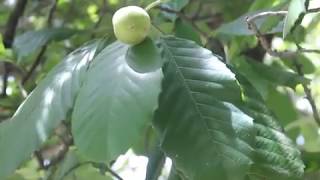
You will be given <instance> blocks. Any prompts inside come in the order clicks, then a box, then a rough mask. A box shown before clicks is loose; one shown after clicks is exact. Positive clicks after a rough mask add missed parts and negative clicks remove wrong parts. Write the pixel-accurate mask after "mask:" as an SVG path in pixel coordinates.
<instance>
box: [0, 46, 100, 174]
mask: <svg viewBox="0 0 320 180" xmlns="http://www.w3.org/2000/svg"><path fill="white" fill-rule="evenodd" d="M98 44H99V43H98V42H93V43H90V44H87V45H84V46H83V47H81V48H79V49H77V50H76V51H74V52H73V53H71V54H70V55H68V56H67V57H66V58H65V59H64V60H63V62H61V63H60V64H59V65H57V66H56V67H55V68H54V69H53V70H52V71H51V72H50V73H49V74H48V75H47V76H46V78H45V79H43V80H42V81H41V82H40V83H39V85H38V86H37V88H36V89H35V90H34V91H33V92H32V93H31V94H30V95H29V96H28V97H27V99H26V100H25V101H24V102H23V103H22V104H21V106H20V107H19V109H18V110H17V111H16V113H15V114H14V116H13V117H12V119H11V120H8V121H5V122H3V123H1V124H0V152H1V153H0V179H2V178H3V177H6V176H7V175H9V174H10V173H12V172H13V171H14V170H15V169H16V168H17V167H18V166H19V165H20V163H21V162H22V161H24V160H26V159H27V158H29V157H30V156H31V154H32V152H33V151H34V150H36V149H37V148H38V147H39V146H40V145H41V144H42V143H43V142H44V141H45V140H46V139H47V138H48V136H50V134H51V132H52V130H53V129H54V128H55V127H56V126H57V125H58V124H59V122H60V121H62V120H64V119H66V116H67V113H68V111H69V110H70V109H71V108H72V106H73V102H74V99H75V97H76V94H77V92H78V90H79V89H80V87H81V85H82V80H83V78H84V76H85V74H86V70H87V67H88V63H89V62H90V60H91V59H92V58H93V56H94V55H95V53H96V49H97V47H98Z"/></svg>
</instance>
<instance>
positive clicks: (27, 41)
mask: <svg viewBox="0 0 320 180" xmlns="http://www.w3.org/2000/svg"><path fill="white" fill-rule="evenodd" d="M77 32H79V30H74V29H67V28H51V29H42V30H38V31H28V32H26V33H23V34H22V35H19V36H17V37H16V38H15V41H14V43H13V49H14V51H15V53H16V54H17V55H18V59H21V58H23V57H26V56H28V55H30V54H32V53H34V52H35V51H36V50H38V49H39V48H41V47H42V46H44V45H46V44H47V43H49V42H50V41H61V40H64V39H67V38H69V37H70V36H72V35H74V34H75V33H77Z"/></svg>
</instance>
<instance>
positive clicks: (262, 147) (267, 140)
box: [237, 74, 304, 180]
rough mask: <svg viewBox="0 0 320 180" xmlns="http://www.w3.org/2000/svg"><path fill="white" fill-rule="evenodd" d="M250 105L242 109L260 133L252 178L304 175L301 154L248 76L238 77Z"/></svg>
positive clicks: (273, 179) (285, 178) (284, 178)
mask: <svg viewBox="0 0 320 180" xmlns="http://www.w3.org/2000/svg"><path fill="white" fill-rule="evenodd" d="M237 79H238V80H239V82H240V84H241V85H242V89H243V92H244V100H245V103H246V105H245V106H244V105H241V106H240V107H241V109H242V110H243V111H244V112H246V113H247V114H249V115H250V116H251V117H253V118H254V126H255V129H256V130H257V136H256V138H255V147H254V148H255V151H254V153H255V156H254V157H255V158H254V164H253V165H252V167H251V170H250V172H249V173H248V174H249V175H250V177H252V179H255V178H258V179H265V180H289V179H290V180H291V179H300V178H301V177H302V175H303V168H304V165H303V162H302V161H301V159H300V151H299V150H298V148H297V147H296V146H295V145H294V144H293V142H292V141H291V140H290V139H289V138H288V137H287V136H286V135H285V134H284V132H283V129H282V127H281V126H280V125H279V124H278V122H277V120H276V119H275V118H274V116H273V115H272V113H271V112H270V111H269V110H268V109H267V107H266V105H265V102H264V101H263V99H262V97H261V96H260V94H259V93H258V92H257V91H256V90H255V88H254V87H253V86H252V85H251V84H250V83H249V81H247V80H246V79H245V78H244V76H242V75H240V74H237Z"/></svg>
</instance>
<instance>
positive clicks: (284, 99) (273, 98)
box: [266, 87, 298, 127]
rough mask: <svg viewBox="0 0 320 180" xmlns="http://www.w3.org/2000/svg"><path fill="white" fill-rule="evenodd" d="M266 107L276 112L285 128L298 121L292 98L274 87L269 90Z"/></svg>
mask: <svg viewBox="0 0 320 180" xmlns="http://www.w3.org/2000/svg"><path fill="white" fill-rule="evenodd" d="M266 105H267V106H268V108H269V109H270V110H271V111H272V112H274V114H275V116H276V117H277V118H278V120H279V122H280V124H281V125H282V126H283V127H285V126H286V125H288V124H290V123H291V122H293V121H295V120H297V119H298V112H297V110H296V108H295V106H294V102H292V100H291V99H290V96H289V95H288V94H286V93H284V92H280V91H278V90H277V89H275V88H274V87H270V88H269V94H268V98H267V100H266ZM283 107H285V108H283Z"/></svg>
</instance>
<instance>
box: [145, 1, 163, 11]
mask: <svg viewBox="0 0 320 180" xmlns="http://www.w3.org/2000/svg"><path fill="white" fill-rule="evenodd" d="M161 3H162V0H156V1H154V2H153V3H151V4H149V5H148V6H147V7H146V8H144V9H145V10H146V11H149V10H150V9H152V8H154V7H156V6H158V5H160V4H161Z"/></svg>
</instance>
